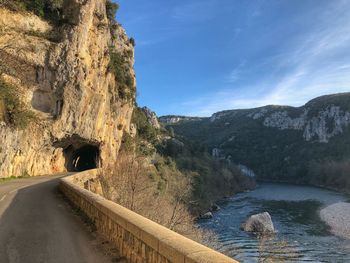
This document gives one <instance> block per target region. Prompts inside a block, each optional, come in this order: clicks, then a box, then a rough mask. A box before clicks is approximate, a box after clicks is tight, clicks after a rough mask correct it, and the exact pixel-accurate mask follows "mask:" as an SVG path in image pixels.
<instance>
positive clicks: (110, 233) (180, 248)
mask: <svg viewBox="0 0 350 263" xmlns="http://www.w3.org/2000/svg"><path fill="white" fill-rule="evenodd" d="M96 174H97V173H96V170H90V171H85V172H82V173H78V174H75V175H73V176H69V177H65V178H62V179H61V183H60V188H61V190H62V192H63V193H64V194H65V195H66V196H67V198H68V199H69V200H70V201H71V202H72V203H73V204H74V205H76V206H77V207H78V208H80V209H81V210H82V211H83V212H84V213H85V214H86V215H87V216H88V217H89V218H90V219H91V220H92V221H93V222H94V224H95V225H96V228H97V231H99V232H100V233H101V234H102V235H104V236H105V237H106V238H108V239H109V240H110V241H111V242H112V243H113V244H114V245H115V246H116V247H117V249H118V250H119V253H120V254H121V255H122V256H123V257H125V258H126V259H127V260H128V262H130V263H141V262H147V263H168V262H174V263H178V262H179V263H180V262H181V263H234V262H237V261H235V260H233V259H231V258H229V257H227V256H225V255H223V254H221V253H219V252H216V251H214V250H212V249H210V248H208V247H205V246H203V245H201V244H199V243H196V242H194V241H192V240H190V239H188V238H186V237H184V236H182V235H179V234H177V233H175V232H173V231H171V230H169V229H167V228H165V227H163V226H161V225H159V224H157V223H155V222H153V221H151V220H149V219H147V218H145V217H143V216H141V215H139V214H136V213H134V212H132V211H130V210H129V209H126V208H125V207H122V206H120V205H118V204H116V203H114V202H112V201H109V200H107V199H105V198H103V197H102V196H100V195H97V194H94V193H92V192H90V191H88V190H86V189H84V188H83V187H82V185H84V184H83V183H81V182H82V181H84V180H85V178H88V180H90V179H92V178H93V177H94V175H95V176H96ZM77 182H79V183H78V184H76V183H77Z"/></svg>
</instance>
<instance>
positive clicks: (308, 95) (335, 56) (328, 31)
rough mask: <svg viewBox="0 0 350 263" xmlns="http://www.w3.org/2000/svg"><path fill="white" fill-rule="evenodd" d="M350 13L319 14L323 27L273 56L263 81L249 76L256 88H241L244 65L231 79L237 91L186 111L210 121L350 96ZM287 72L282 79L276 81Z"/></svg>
mask: <svg viewBox="0 0 350 263" xmlns="http://www.w3.org/2000/svg"><path fill="white" fill-rule="evenodd" d="M349 8H350V2H349V1H339V2H338V6H334V9H333V10H331V11H329V10H326V11H325V12H324V13H323V14H319V15H320V16H322V15H323V16H324V17H323V18H324V21H325V22H324V23H323V24H318V25H317V27H316V28H314V29H313V30H312V32H309V34H307V35H306V36H304V38H302V39H299V42H298V43H297V44H295V43H294V42H293V46H291V47H290V48H289V49H287V50H286V51H285V54H283V55H281V54H278V56H276V55H272V57H270V58H267V60H266V61H267V62H266V61H264V62H262V64H261V65H260V66H261V67H262V68H264V67H267V66H270V68H271V67H272V68H273V69H274V70H273V71H272V72H271V73H270V74H264V75H263V76H262V77H261V78H262V79H254V78H256V76H255V75H254V72H250V74H251V78H252V80H251V84H250V85H247V84H244V85H243V86H239V80H240V79H241V77H242V72H243V68H244V67H245V66H246V65H245V62H244V63H243V62H242V63H240V64H239V65H238V66H236V67H235V68H234V69H233V70H232V72H231V73H230V74H229V75H228V76H227V77H226V82H227V83H231V84H233V83H234V84H235V86H234V87H232V85H231V88H227V87H225V88H224V89H222V90H220V91H218V92H214V93H211V94H207V95H206V96H203V97H201V98H197V99H196V100H192V101H188V102H187V103H184V104H183V105H182V106H183V108H184V111H186V108H189V109H190V110H187V111H189V115H199V116H208V115H211V114H212V113H214V112H216V111H220V110H225V109H233V108H251V107H258V106H263V105H268V104H282V105H291V106H301V105H303V104H304V103H306V102H307V101H308V100H310V99H312V98H314V97H317V96H320V95H324V94H330V93H337V92H346V91H350V64H349V62H348V61H350V53H349V50H350V14H349V13H344V11H343V10H349ZM292 37H293V36H291V38H292ZM272 58H273V59H272ZM272 62H273V64H271V63H272ZM258 66H259V65H257V67H258ZM286 68H287V69H288V70H287V72H284V73H283V74H282V75H281V74H278V75H277V76H276V75H274V73H276V72H279V71H281V69H286ZM276 74H277V73H276ZM246 75H247V74H245V75H244V76H246ZM246 82H247V80H246V81H245V83H246Z"/></svg>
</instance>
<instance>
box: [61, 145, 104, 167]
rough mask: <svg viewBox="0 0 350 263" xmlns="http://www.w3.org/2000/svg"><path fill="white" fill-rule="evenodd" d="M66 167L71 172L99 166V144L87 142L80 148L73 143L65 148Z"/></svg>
mask: <svg viewBox="0 0 350 263" xmlns="http://www.w3.org/2000/svg"><path fill="white" fill-rule="evenodd" d="M65 155H66V168H67V170H68V171H69V172H80V171H85V170H90V169H94V168H97V167H98V161H99V155H100V151H99V148H98V147H97V146H94V145H90V144H86V145H83V146H81V147H79V148H74V147H73V146H72V145H71V146H69V147H68V148H66V149H65Z"/></svg>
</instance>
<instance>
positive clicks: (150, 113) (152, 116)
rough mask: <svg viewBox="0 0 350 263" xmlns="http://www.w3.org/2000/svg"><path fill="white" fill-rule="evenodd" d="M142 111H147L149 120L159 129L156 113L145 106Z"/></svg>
mask: <svg viewBox="0 0 350 263" xmlns="http://www.w3.org/2000/svg"><path fill="white" fill-rule="evenodd" d="M142 111H143V112H144V113H145V115H146V117H147V120H148V122H149V123H150V124H151V125H152V127H154V128H156V129H159V128H160V125H159V122H158V118H157V115H156V113H155V112H154V111H152V110H150V109H149V108H147V107H143V108H142Z"/></svg>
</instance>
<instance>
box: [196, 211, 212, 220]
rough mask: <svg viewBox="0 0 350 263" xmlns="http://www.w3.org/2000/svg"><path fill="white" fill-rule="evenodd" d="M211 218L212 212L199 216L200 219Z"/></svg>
mask: <svg viewBox="0 0 350 263" xmlns="http://www.w3.org/2000/svg"><path fill="white" fill-rule="evenodd" d="M211 218H213V213H212V212H207V213H205V214H203V215H200V216H199V219H211Z"/></svg>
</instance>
